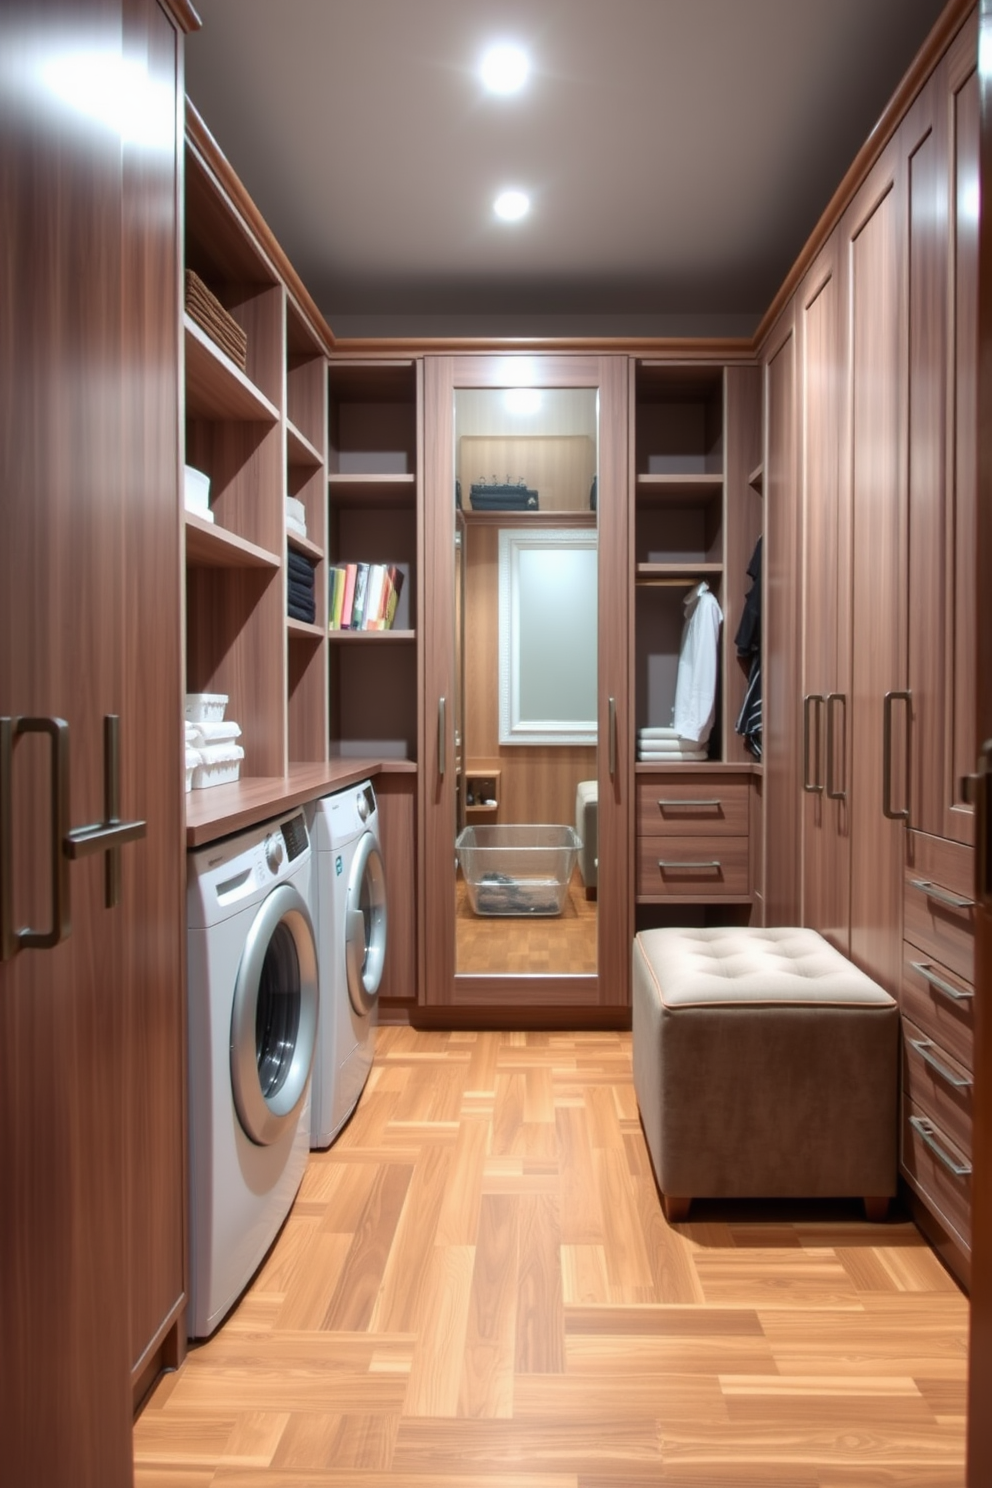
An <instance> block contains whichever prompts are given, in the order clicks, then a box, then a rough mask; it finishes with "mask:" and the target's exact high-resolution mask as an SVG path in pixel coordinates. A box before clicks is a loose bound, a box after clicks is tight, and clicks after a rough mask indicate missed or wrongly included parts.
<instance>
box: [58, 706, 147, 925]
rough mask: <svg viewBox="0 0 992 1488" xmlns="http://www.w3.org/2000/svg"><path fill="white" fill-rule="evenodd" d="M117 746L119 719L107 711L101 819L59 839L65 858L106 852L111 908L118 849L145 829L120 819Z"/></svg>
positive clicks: (116, 892) (117, 895)
mask: <svg viewBox="0 0 992 1488" xmlns="http://www.w3.org/2000/svg"><path fill="white" fill-rule="evenodd" d="M120 749H121V721H120V718H119V717H118V716H117V714H116V713H108V714H107V715H106V716H105V717H104V720H103V816H104V819H103V821H102V822H95V823H94V824H93V825H92V826H89V827H74V828H73V829H72V831H71V832H66V834H65V837H64V838H63V840H62V846H63V851H64V852H65V855H66V857H67V858H71V859H72V860H73V861H75V860H76V859H77V858H86V857H89V855H90V853H95V852H105V853H106V854H107V866H106V870H105V874H104V896H103V902H104V904H105V905H106V906H107V908H108V909H115V908H116V906H117V905H118V904H120V902H121V848H122V847H123V846H124V844H125V842H137V841H138V840H139V839H140V838H142V837H144V836H145V833H146V831H147V826H146V824H145V823H144V822H143V821H129V822H125V821H121V819H120V815H119V812H120V809H121V766H120V759H121V753H120Z"/></svg>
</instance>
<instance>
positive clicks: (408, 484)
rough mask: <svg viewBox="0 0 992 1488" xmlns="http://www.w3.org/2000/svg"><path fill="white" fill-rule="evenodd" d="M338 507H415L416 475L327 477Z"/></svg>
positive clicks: (337, 474)
mask: <svg viewBox="0 0 992 1488" xmlns="http://www.w3.org/2000/svg"><path fill="white" fill-rule="evenodd" d="M327 485H328V491H329V494H330V498H331V500H332V501H333V503H334V504H335V506H413V505H414V502H415V501H416V496H417V477H416V476H415V475H347V474H345V475H342V474H340V473H334V474H331V475H329V476H328V477H327Z"/></svg>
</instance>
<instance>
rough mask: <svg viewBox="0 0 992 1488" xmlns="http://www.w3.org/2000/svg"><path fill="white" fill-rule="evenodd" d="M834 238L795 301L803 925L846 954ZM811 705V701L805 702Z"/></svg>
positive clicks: (840, 405) (842, 346)
mask: <svg viewBox="0 0 992 1488" xmlns="http://www.w3.org/2000/svg"><path fill="white" fill-rule="evenodd" d="M842 265H843V260H842V255H841V252H840V242H839V237H838V235H837V234H836V233H835V234H834V235H833V237H832V238H831V239H830V241H829V243H828V244H827V246H826V248H825V249H824V250H823V252H822V253H821V254H820V256H819V258H818V260H817V262H816V263H815V264H814V265H813V267H812V268H811V270H810V272H809V273H808V275H807V276H806V280H805V282H804V284H803V286H802V288H801V290H800V293H799V297H798V320H799V346H800V356H801V360H802V494H803V528H802V530H803V683H802V692H803V698H804V706H803V728H804V750H803V797H802V800H803V877H802V890H803V924H805V925H809V926H811V927H812V928H813V929H814V930H819V931H820V933H821V934H822V935H825V936H826V937H827V939H828V940H830V941H831V942H832V943H833V944H834V945H835V946H837V948H838V950H841V951H844V952H845V953H846V952H847V951H848V950H849V948H850V912H851V909H850V898H849V887H850V819H849V809H850V808H849V801H848V796H849V778H848V777H849V772H850V757H851V755H850V719H851V698H850V654H851V579H850V518H851V513H850V485H849V480H848V461H847V451H848V443H847V404H846V400H845V397H844V393H845V389H846V386H847V348H846V324H847V323H846V318H845V314H844V310H845V304H844V284H843V274H842ZM806 699H808V701H805V700H806Z"/></svg>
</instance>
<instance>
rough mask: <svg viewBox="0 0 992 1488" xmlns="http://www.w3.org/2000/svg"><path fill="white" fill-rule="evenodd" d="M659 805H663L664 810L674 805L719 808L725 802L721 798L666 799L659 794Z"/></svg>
mask: <svg viewBox="0 0 992 1488" xmlns="http://www.w3.org/2000/svg"><path fill="white" fill-rule="evenodd" d="M658 805H659V806H660V807H661V809H662V811H667V810H668V809H669V807H672V806H681V807H686V806H692V807H702V806H708V807H716V808H718V807H720V806H722V805H723V802H722V801H719V800H717V801H666V800H664V799H663V798H662V797H661V796H659V797H658Z"/></svg>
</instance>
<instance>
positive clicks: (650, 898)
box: [635, 894, 752, 906]
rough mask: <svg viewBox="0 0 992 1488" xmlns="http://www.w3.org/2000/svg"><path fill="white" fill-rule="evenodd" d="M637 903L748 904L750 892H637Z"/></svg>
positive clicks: (672, 904) (750, 897)
mask: <svg viewBox="0 0 992 1488" xmlns="http://www.w3.org/2000/svg"><path fill="white" fill-rule="evenodd" d="M635 902H636V903H637V904H668V905H670V906H676V905H682V904H750V903H751V902H752V895H750V894H638V896H637V899H636V901H635Z"/></svg>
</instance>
